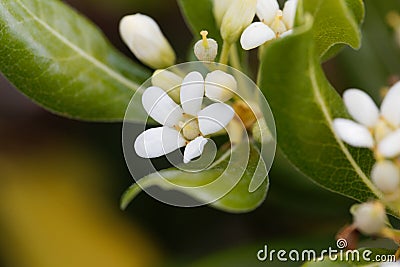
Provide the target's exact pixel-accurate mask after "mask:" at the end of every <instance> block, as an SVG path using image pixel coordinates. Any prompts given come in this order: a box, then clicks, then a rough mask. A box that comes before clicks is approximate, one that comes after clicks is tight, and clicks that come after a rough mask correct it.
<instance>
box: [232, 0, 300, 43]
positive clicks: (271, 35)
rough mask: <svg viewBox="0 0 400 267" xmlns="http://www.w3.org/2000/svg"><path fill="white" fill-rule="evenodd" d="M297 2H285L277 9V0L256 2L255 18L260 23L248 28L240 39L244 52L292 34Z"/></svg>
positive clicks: (259, 0)
mask: <svg viewBox="0 0 400 267" xmlns="http://www.w3.org/2000/svg"><path fill="white" fill-rule="evenodd" d="M296 9H297V0H288V1H286V2H285V6H284V8H283V10H280V9H279V4H278V1H277V0H258V2H257V17H258V18H259V19H260V22H254V23H252V24H251V25H250V26H248V27H247V28H246V29H245V30H244V32H243V33H242V36H241V37H240V44H241V45H242V48H243V49H245V50H250V49H253V48H256V47H258V46H260V45H262V44H264V43H266V42H268V41H270V40H272V39H275V38H279V37H284V36H286V35H289V34H291V33H292V31H293V30H292V29H293V25H294V19H295V16H296Z"/></svg>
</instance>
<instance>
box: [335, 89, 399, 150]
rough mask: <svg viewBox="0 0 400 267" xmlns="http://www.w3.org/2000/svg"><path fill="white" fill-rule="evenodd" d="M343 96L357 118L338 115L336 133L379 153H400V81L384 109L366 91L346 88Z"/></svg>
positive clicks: (344, 138)
mask: <svg viewBox="0 0 400 267" xmlns="http://www.w3.org/2000/svg"><path fill="white" fill-rule="evenodd" d="M343 100H344V103H345V105H346V108H347V110H348V112H349V114H350V115H351V116H352V117H353V119H354V120H355V121H356V122H354V121H351V120H348V119H335V120H334V122H333V127H334V129H335V132H336V134H337V135H338V136H339V137H340V138H341V139H342V140H343V141H345V142H346V143H348V144H349V145H351V146H355V147H367V148H371V149H376V152H377V156H378V157H385V158H393V157H396V156H398V155H400V129H399V128H400V105H399V103H400V82H398V83H396V84H395V85H393V86H392V88H391V89H390V90H389V92H388V94H387V95H386V97H385V99H384V100H383V102H382V105H381V109H380V110H379V109H378V107H377V106H376V105H375V103H374V101H373V100H372V99H371V98H370V97H369V96H368V95H367V94H366V93H364V92H363V91H361V90H358V89H350V90H347V91H346V92H345V93H344V95H343Z"/></svg>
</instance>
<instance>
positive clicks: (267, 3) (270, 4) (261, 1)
mask: <svg viewBox="0 0 400 267" xmlns="http://www.w3.org/2000/svg"><path fill="white" fill-rule="evenodd" d="M278 10H279V4H278V1H277V0H258V1H257V17H258V18H259V19H260V20H261V21H264V22H265V23H266V24H271V23H272V21H273V20H274V19H275V16H276V13H277V12H278Z"/></svg>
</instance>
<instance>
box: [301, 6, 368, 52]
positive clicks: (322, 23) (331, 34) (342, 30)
mask: <svg viewBox="0 0 400 267" xmlns="http://www.w3.org/2000/svg"><path fill="white" fill-rule="evenodd" d="M302 12H303V14H307V13H309V14H311V15H312V16H313V17H314V30H313V37H314V40H315V46H316V50H317V54H318V55H319V56H320V57H321V58H322V59H323V60H327V59H329V58H331V57H333V56H334V55H336V54H337V53H338V52H339V51H340V50H341V49H342V48H343V47H344V45H349V46H351V47H352V48H354V49H357V48H359V47H360V46H361V32H360V24H361V23H362V20H363V18H364V4H363V2H362V0H339V1H332V0H318V1H317V0H303V11H302ZM300 21H301V18H300Z"/></svg>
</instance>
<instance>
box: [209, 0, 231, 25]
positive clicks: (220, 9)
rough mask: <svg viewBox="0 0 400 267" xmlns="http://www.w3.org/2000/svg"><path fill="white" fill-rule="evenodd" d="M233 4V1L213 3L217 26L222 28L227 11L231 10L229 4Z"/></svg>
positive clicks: (215, 0) (216, 1)
mask: <svg viewBox="0 0 400 267" xmlns="http://www.w3.org/2000/svg"><path fill="white" fill-rule="evenodd" d="M231 2H232V0H214V1H213V14H214V18H215V21H216V23H217V26H218V27H219V26H221V23H222V19H223V18H224V16H225V13H226V11H227V10H228V8H229V4H230V3H231Z"/></svg>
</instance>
